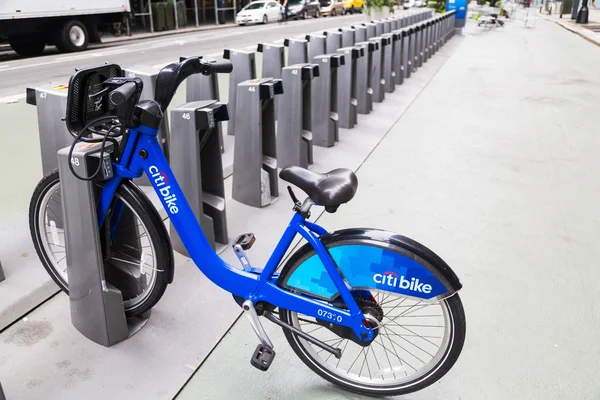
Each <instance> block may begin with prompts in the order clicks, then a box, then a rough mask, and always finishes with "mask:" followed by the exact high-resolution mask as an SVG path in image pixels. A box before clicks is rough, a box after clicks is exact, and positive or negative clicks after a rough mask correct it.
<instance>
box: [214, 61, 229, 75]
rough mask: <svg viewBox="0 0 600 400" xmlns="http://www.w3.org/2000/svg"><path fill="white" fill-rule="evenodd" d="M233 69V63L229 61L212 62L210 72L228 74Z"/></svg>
mask: <svg viewBox="0 0 600 400" xmlns="http://www.w3.org/2000/svg"><path fill="white" fill-rule="evenodd" d="M231 71H233V64H231V63H230V62H228V61H225V62H216V63H210V72H211V73H213V74H228V73H230V72H231Z"/></svg>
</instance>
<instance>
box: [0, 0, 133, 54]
mask: <svg viewBox="0 0 600 400" xmlns="http://www.w3.org/2000/svg"><path fill="white" fill-rule="evenodd" d="M130 12H131V6H130V4H129V0H0V40H2V39H4V40H8V42H9V43H10V46H11V47H12V48H13V50H14V51H16V52H17V53H19V54H21V55H23V56H35V55H38V54H41V53H42V51H44V47H45V46H46V45H55V46H56V47H57V48H58V50H59V51H62V52H73V51H81V50H85V49H86V48H87V46H88V43H90V42H92V43H94V42H99V41H100V27H102V26H103V25H105V24H107V23H108V24H110V23H114V22H121V21H122V19H123V17H124V16H125V15H127V14H128V13H130Z"/></svg>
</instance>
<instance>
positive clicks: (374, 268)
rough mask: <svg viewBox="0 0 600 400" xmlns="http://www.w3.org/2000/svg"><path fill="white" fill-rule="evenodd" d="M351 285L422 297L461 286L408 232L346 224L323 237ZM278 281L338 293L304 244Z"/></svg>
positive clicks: (326, 295) (317, 293)
mask: <svg viewBox="0 0 600 400" xmlns="http://www.w3.org/2000/svg"><path fill="white" fill-rule="evenodd" d="M320 240H321V242H322V243H323V245H324V246H325V247H326V248H327V250H328V252H329V253H330V254H331V257H332V258H333V260H334V261H335V263H336V264H337V267H338V270H339V271H340V273H341V274H342V275H343V278H344V279H345V280H346V281H347V282H348V283H349V284H350V286H352V288H353V289H367V290H368V289H377V290H385V291H390V292H394V293H398V294H402V295H404V296H410V297H416V298H420V299H423V300H429V299H434V298H441V297H447V296H449V295H451V294H453V293H455V292H457V291H458V290H460V289H461V288H462V285H461V283H460V281H459V279H458V277H457V276H456V274H455V273H454V271H452V269H451V268H450V267H449V266H448V264H446V263H445V262H444V261H443V260H442V259H441V258H440V257H439V256H438V255H436V254H435V253H434V252H433V251H431V250H429V249H428V248H427V247H425V246H423V245H422V244H420V243H418V242H416V241H414V240H412V239H409V238H407V237H404V236H401V235H398V234H395V233H392V232H387V231H383V230H377V229H365V228H353V229H345V230H341V231H337V232H333V233H330V234H326V235H323V236H321V237H320ZM278 284H279V285H280V286H282V287H284V288H286V289H289V290H294V291H297V292H300V293H303V294H306V295H310V296H312V297H317V298H320V299H323V300H332V299H333V298H335V297H336V296H337V294H338V291H337V288H336V286H335V285H334V283H333V281H332V280H331V278H330V277H329V274H328V273H327V271H326V270H325V267H324V266H323V264H322V262H321V261H320V259H319V257H318V256H317V255H316V254H315V252H314V250H313V248H312V247H311V246H310V245H308V244H307V245H304V246H303V247H301V248H300V249H299V250H298V251H297V252H296V253H294V254H293V255H292V257H290V259H289V260H288V261H287V262H286V264H285V265H284V267H283V269H282V270H281V274H280V276H279V279H278Z"/></svg>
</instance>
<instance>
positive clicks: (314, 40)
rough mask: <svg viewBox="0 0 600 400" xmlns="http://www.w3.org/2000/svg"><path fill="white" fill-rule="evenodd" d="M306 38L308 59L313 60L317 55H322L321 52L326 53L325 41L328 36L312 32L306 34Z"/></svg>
mask: <svg viewBox="0 0 600 400" xmlns="http://www.w3.org/2000/svg"><path fill="white" fill-rule="evenodd" d="M306 40H308V42H309V45H308V60H309V62H312V61H313V60H314V59H315V57H316V56H320V55H321V54H325V53H326V51H325V43H326V40H327V37H326V36H324V35H317V34H314V33H312V34H310V35H306Z"/></svg>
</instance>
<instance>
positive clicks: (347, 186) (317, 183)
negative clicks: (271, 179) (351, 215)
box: [279, 166, 358, 211]
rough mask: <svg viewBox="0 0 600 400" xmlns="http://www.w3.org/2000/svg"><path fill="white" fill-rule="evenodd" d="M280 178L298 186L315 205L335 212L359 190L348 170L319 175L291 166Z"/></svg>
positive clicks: (285, 169)
mask: <svg viewBox="0 0 600 400" xmlns="http://www.w3.org/2000/svg"><path fill="white" fill-rule="evenodd" d="M279 177H280V178H281V179H283V180H284V181H287V182H289V183H291V184H293V185H296V186H298V187H299V188H300V189H302V190H303V191H304V192H306V194H307V195H308V197H310V198H311V200H312V201H313V202H314V203H315V204H317V205H320V206H324V207H325V208H326V209H328V208H329V209H328V211H330V210H331V211H335V210H336V209H337V207H338V206H339V205H340V204H343V203H347V202H349V201H350V200H352V198H353V197H354V194H355V193H356V189H357V188H358V179H357V178H356V175H355V174H354V172H352V171H351V170H349V169H346V168H338V169H334V170H332V171H329V172H327V173H324V174H319V173H317V172H312V171H309V170H307V169H305V168H302V167H297V166H291V167H287V168H284V169H282V170H281V172H280V173H279Z"/></svg>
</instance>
